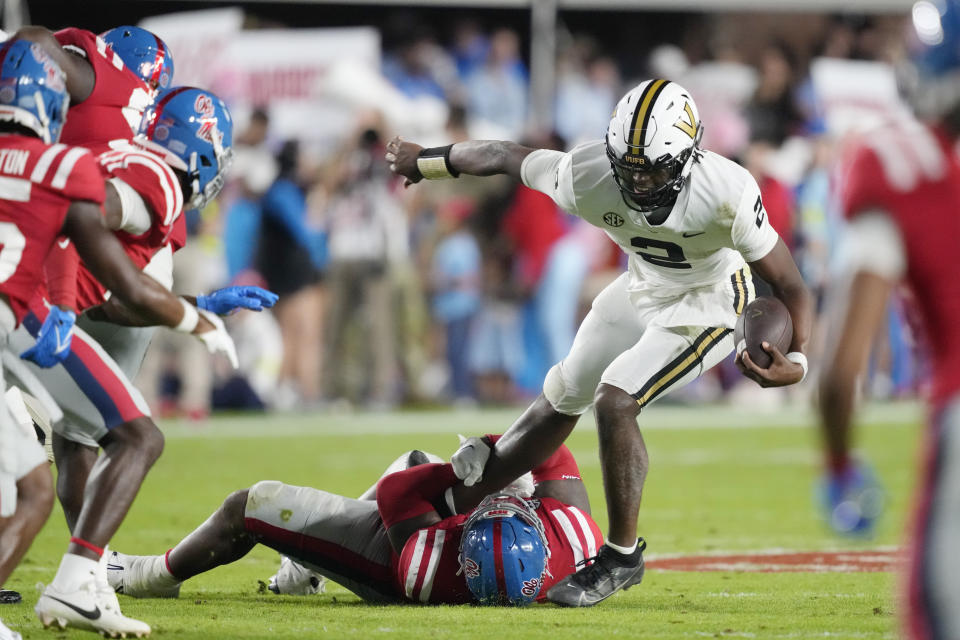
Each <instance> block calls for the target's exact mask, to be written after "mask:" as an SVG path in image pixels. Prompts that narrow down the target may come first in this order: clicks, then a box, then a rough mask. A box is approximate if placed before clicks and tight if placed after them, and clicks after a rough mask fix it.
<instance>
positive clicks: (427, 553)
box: [397, 498, 603, 604]
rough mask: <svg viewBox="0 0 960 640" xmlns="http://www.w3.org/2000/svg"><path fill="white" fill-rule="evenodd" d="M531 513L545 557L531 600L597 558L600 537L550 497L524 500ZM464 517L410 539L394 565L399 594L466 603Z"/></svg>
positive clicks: (588, 521)
mask: <svg viewBox="0 0 960 640" xmlns="http://www.w3.org/2000/svg"><path fill="white" fill-rule="evenodd" d="M527 502H528V504H530V506H532V507H534V508H535V509H536V510H537V515H538V516H540V520H541V521H542V522H543V526H544V529H545V530H546V533H547V544H548V546H549V548H550V559H549V560H548V561H547V571H546V572H545V573H544V575H543V584H542V585H541V587H540V592H539V593H538V594H537V601H542V600H544V599H545V598H546V597H547V591H548V590H549V589H550V587H552V586H553V585H554V584H556V583H557V582H558V581H560V580H562V579H563V578H565V577H567V576H568V575H570V574H571V573H573V572H574V571H576V565H577V563H578V562H580V561H581V560H584V559H585V558H591V557H593V556H595V555H597V551H599V549H600V546H601V545H602V544H603V533H602V532H601V531H600V527H599V526H597V523H596V522H594V521H593V519H592V518H591V517H590V516H589V515H588V514H586V513H584V512H583V511H581V510H580V509H577V508H576V507H571V506H570V505H566V504H564V503H562V502H560V501H558V500H554V499H553V498H540V499H536V498H533V499H530V500H527ZM467 517H468V516H465V515H456V516H453V517H450V518H447V519H446V520H443V521H441V522H439V523H437V524H435V525H433V526H432V527H427V528H425V529H420V531H418V532H417V533H416V534H414V535H412V536H410V539H409V540H407V544H406V546H405V547H404V548H403V553H402V554H401V555H400V559H399V562H398V565H397V580H398V581H399V589H400V591H401V592H402V593H403V594H404V595H405V596H406V597H407V598H408V599H410V600H413V601H414V602H423V603H429V604H467V603H470V602H473V595H472V594H471V593H470V590H469V589H468V588H467V581H466V578H465V577H464V575H463V571H461V569H460V561H459V555H460V553H459V550H460V538H461V536H462V535H463V523H464V522H465V521H466V520H467Z"/></svg>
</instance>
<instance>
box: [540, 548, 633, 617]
mask: <svg viewBox="0 0 960 640" xmlns="http://www.w3.org/2000/svg"><path fill="white" fill-rule="evenodd" d="M646 548H647V543H646V542H645V541H644V540H643V538H640V539H638V540H637V549H636V551H634V552H633V553H631V554H630V555H629V556H625V555H623V554H622V553H617V552H616V551H614V550H613V549H611V548H610V547H608V546H607V545H603V546H602V547H600V553H598V554H597V555H596V556H594V557H593V558H587V559H586V560H584V561H583V562H582V563H580V564H586V563H588V562H592V563H593V564H590V565H589V566H586V567H584V568H583V569H580V570H579V571H577V572H576V573H574V574H571V575H569V576H567V577H566V578H564V579H563V580H561V581H560V582H558V583H557V584H555V585H553V586H552V587H551V588H550V590H549V591H547V600H549V601H550V602H554V603H556V604H559V605H563V606H565V607H592V606H593V605H595V604H597V603H598V602H601V601H602V600H606V599H607V598H609V597H610V596H612V595H613V594H615V593H616V592H617V591H619V590H620V589H624V590H626V589H629V588H630V587H632V586H633V585H635V584H640V581H641V580H643V551H644V549H646Z"/></svg>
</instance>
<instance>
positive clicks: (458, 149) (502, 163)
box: [386, 137, 536, 186]
mask: <svg viewBox="0 0 960 640" xmlns="http://www.w3.org/2000/svg"><path fill="white" fill-rule="evenodd" d="M533 151H536V149H532V148H530V147H524V146H522V145H519V144H517V143H515V142H508V141H503V140H469V141H467V142H458V143H456V144H453V145H450V146H449V148H448V147H438V148H436V149H424V148H423V147H421V146H420V145H418V144H415V143H413V142H407V141H405V140H402V139H401V138H400V137H396V138H394V139H393V140H391V141H390V142H388V143H387V154H386V159H387V162H389V163H390V170H391V171H393V172H394V173H396V174H397V175H401V176H403V177H405V178H406V181H405V182H404V186H410V185H411V184H415V183H417V182H420V181H421V180H423V178H424V177H425V176H424V174H423V173H422V171H421V170H422V169H423V168H424V159H425V158H426V157H429V159H431V160H432V159H439V160H436V161H435V164H438V165H439V166H440V167H441V170H442V167H443V162H445V163H446V170H447V172H448V173H449V175H448V176H439V175H438V176H437V177H453V178H455V177H457V176H458V175H459V174H461V173H466V174H468V175H471V176H492V175H497V174H506V175H508V176H510V177H512V178H514V179H516V180H519V179H520V165H522V164H523V159H524V158H526V157H527V156H528V155H529V154H530V153H531V152H533ZM418 160H420V163H419V164H418ZM441 161H443V162H441ZM426 177H428V178H429V177H431V174H428V175H427V176H426Z"/></svg>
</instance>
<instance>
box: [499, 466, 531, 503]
mask: <svg viewBox="0 0 960 640" xmlns="http://www.w3.org/2000/svg"><path fill="white" fill-rule="evenodd" d="M503 490H504V491H506V492H507V493H512V494H514V495H517V496H520V497H521V498H529V497H530V496H532V495H533V492H534V486H533V474H532V473H530V472H529V471H527V472H526V473H525V474H523V475H522V476H520V477H519V478H517V479H516V480H514V481H513V482H511V483H510V484H508V485H507V486H506V487H504V488H503Z"/></svg>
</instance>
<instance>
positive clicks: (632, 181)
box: [606, 79, 703, 211]
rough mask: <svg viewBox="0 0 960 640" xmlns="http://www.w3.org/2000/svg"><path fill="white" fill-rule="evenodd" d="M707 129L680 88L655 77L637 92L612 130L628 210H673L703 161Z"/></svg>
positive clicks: (610, 150)
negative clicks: (694, 169)
mask: <svg viewBox="0 0 960 640" xmlns="http://www.w3.org/2000/svg"><path fill="white" fill-rule="evenodd" d="M702 136H703V126H702V125H701V124H700V116H699V115H698V113H697V105H696V103H694V101H693V98H692V97H690V94H689V93H688V92H687V91H686V89H684V88H683V87H681V86H680V85H678V84H676V83H673V82H670V81H669V80H663V79H654V80H647V81H646V82H642V83H640V84H639V85H637V86H636V87H634V88H633V89H631V90H630V91H629V92H627V94H626V95H625V96H623V98H621V99H620V102H619V103H617V108H616V110H614V112H613V117H612V118H611V119H610V125H609V126H608V127H607V138H606V143H607V157H608V158H609V159H610V165H611V167H612V168H613V176H614V179H615V180H616V182H617V186H618V187H619V188H620V192H621V193H622V194H623V200H624V202H626V204H627V206H629V207H631V208H632V209H637V210H638V211H652V210H653V209H656V208H658V207H667V206H672V205H673V203H674V202H675V201H676V199H677V195H678V194H679V193H680V190H681V189H682V188H683V185H684V184H685V183H686V180H687V178H688V177H689V175H690V170H691V168H692V167H693V163H694V162H696V161H697V159H698V158H699V153H698V152H699V145H700V138H701V137H702Z"/></svg>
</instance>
